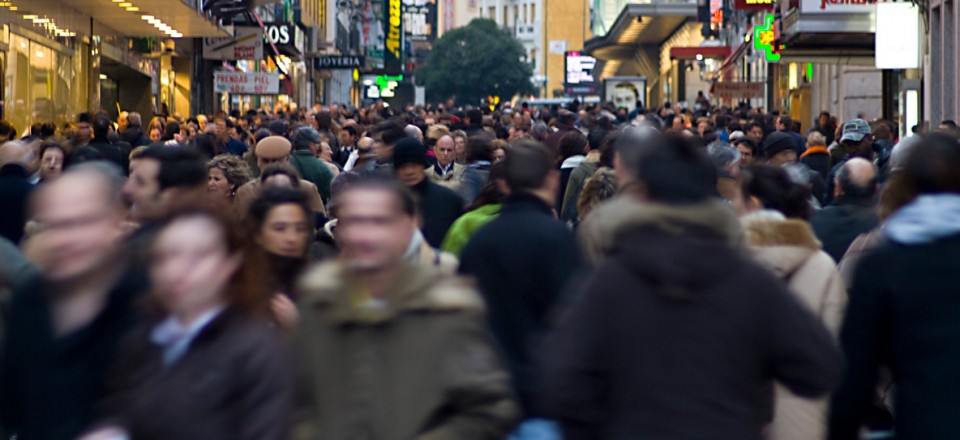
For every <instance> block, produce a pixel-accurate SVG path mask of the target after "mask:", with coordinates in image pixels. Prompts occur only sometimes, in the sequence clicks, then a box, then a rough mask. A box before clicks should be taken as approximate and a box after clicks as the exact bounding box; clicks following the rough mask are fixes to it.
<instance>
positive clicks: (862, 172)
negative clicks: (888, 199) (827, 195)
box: [836, 157, 877, 199]
mask: <svg viewBox="0 0 960 440" xmlns="http://www.w3.org/2000/svg"><path fill="white" fill-rule="evenodd" d="M836 187H837V192H838V193H839V194H842V195H846V196H847V197H851V198H855V199H871V198H873V196H874V195H876V193H877V168H876V167H875V166H874V165H873V164H872V163H871V162H869V161H867V160H866V159H862V158H859V157H855V158H853V159H850V160H848V161H847V162H846V163H844V164H843V166H841V167H840V171H838V172H837V180H836Z"/></svg>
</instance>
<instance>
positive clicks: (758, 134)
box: [747, 126, 763, 145]
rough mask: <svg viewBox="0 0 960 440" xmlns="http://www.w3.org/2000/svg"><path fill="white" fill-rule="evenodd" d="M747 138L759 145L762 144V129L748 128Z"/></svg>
mask: <svg viewBox="0 0 960 440" xmlns="http://www.w3.org/2000/svg"><path fill="white" fill-rule="evenodd" d="M747 136H749V137H750V140H752V141H753V142H754V143H756V144H757V145H759V144H760V143H761V142H763V128H760V127H756V126H755V127H752V128H750V131H748V132H747Z"/></svg>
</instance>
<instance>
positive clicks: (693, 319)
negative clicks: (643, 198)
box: [540, 196, 842, 440]
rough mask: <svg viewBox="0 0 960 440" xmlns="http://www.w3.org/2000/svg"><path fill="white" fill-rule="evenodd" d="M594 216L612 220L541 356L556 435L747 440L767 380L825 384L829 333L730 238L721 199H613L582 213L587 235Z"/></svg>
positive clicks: (766, 405)
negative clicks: (681, 202) (672, 202)
mask: <svg viewBox="0 0 960 440" xmlns="http://www.w3.org/2000/svg"><path fill="white" fill-rule="evenodd" d="M631 204H632V205H637V206H631ZM611 211H612V212H611ZM620 211H626V212H620ZM631 212H632V213H633V214H634V215H628V214H629V213H631ZM613 213H618V214H619V216H618V217H617V219H616V221H615V222H610V220H611V219H610V218H609V217H607V216H608V215H609V214H613ZM681 219H687V220H686V221H684V220H681ZM597 222H600V223H606V224H607V225H609V226H610V228H608V229H605V230H603V232H605V235H604V236H602V237H594V238H599V239H601V243H602V246H600V247H598V246H596V244H594V245H592V246H591V248H592V249H594V250H596V249H602V250H603V252H602V256H603V259H602V262H601V263H600V265H599V268H598V269H597V271H596V273H595V274H594V276H593V279H592V280H591V282H590V283H588V285H587V287H586V290H585V292H586V293H585V294H584V297H583V299H582V300H581V302H580V303H579V304H577V305H575V306H574V307H573V308H572V310H570V312H569V314H568V315H567V319H566V320H565V321H564V322H563V323H561V325H560V327H559V329H558V331H557V332H556V333H555V334H554V335H553V336H552V337H551V338H550V340H549V341H548V343H547V352H546V353H545V360H544V362H543V365H544V366H545V372H544V382H543V386H542V388H541V393H542V394H541V399H540V403H541V405H542V409H543V412H544V413H545V414H546V415H547V416H550V417H553V418H555V419H557V420H559V421H560V422H561V424H562V425H563V427H564V430H565V434H566V438H567V439H570V440H577V439H596V438H607V439H638V438H664V439H667V438H683V439H715V438H722V439H748V440H751V439H756V440H759V439H762V438H763V429H764V426H765V425H766V424H767V423H768V422H769V421H770V419H771V417H772V411H771V394H770V390H771V386H772V384H773V382H774V381H779V382H781V383H783V384H784V385H786V386H787V387H788V388H789V389H791V390H792V391H793V392H794V393H796V394H798V395H801V396H806V397H816V396H822V395H824V394H826V393H827V392H829V391H830V390H831V389H832V387H833V385H834V384H835V382H836V381H837V379H838V378H839V375H840V373H841V363H842V362H841V359H840V355H839V352H838V351H837V349H836V348H835V347H834V344H833V342H832V341H831V338H830V335H829V333H828V332H827V331H826V329H824V328H823V326H822V325H821V324H820V323H819V322H817V320H816V319H815V318H814V317H813V316H812V315H811V314H810V312H809V311H808V310H806V308H805V307H804V306H802V305H801V304H800V303H799V301H797V299H796V298H795V297H794V296H793V295H791V294H790V293H789V292H788V291H787V290H786V289H785V288H784V287H783V285H782V283H781V282H780V281H779V280H777V279H776V278H775V277H774V276H773V275H771V274H770V273H769V272H768V271H767V270H765V269H763V268H761V267H759V266H757V265H756V264H754V263H752V262H751V261H749V260H748V259H747V258H746V257H745V256H744V255H742V252H741V251H740V250H739V249H737V248H735V247H733V246H731V243H736V242H738V241H739V236H740V233H739V226H738V220H737V219H736V217H735V216H734V214H733V213H732V211H731V210H730V209H729V208H727V210H726V211H723V210H720V209H719V208H718V206H717V205H716V203H715V202H708V203H703V204H700V205H695V206H684V207H671V206H665V205H655V204H650V203H645V204H641V203H640V202H637V201H634V200H631V199H628V198H626V197H625V196H620V197H618V198H617V199H615V200H614V202H613V203H608V204H606V206H602V207H601V208H598V209H597V210H595V211H593V212H591V214H590V215H589V216H588V218H587V221H586V222H585V223H587V224H590V225H591V227H590V228H587V229H588V230H589V231H590V233H591V234H592V233H596V232H597V231H598V230H595V229H594V228H596V226H597V225H598V223H597ZM599 230H602V228H601V229H599Z"/></svg>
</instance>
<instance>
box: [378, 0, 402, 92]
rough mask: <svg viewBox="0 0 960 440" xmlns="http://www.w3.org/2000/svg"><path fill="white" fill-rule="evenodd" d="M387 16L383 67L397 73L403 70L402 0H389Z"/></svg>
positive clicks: (389, 71)
mask: <svg viewBox="0 0 960 440" xmlns="http://www.w3.org/2000/svg"><path fill="white" fill-rule="evenodd" d="M386 9H387V11H386V13H387V16H386V19H385V20H383V27H384V28H385V29H384V34H385V37H384V40H383V43H384V51H383V52H384V53H383V58H384V60H383V69H384V71H386V72H387V73H388V74H391V75H396V74H399V73H400V72H402V71H403V57H402V53H401V50H400V49H401V47H402V45H403V41H402V39H403V15H402V12H401V10H402V3H401V0H387V8H386Z"/></svg>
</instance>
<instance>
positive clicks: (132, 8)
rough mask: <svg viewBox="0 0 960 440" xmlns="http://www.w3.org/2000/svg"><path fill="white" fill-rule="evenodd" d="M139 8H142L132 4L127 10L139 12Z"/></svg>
mask: <svg viewBox="0 0 960 440" xmlns="http://www.w3.org/2000/svg"><path fill="white" fill-rule="evenodd" d="M139 10H140V8H138V7H136V6H130V7H129V8H127V12H137V11H139Z"/></svg>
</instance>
